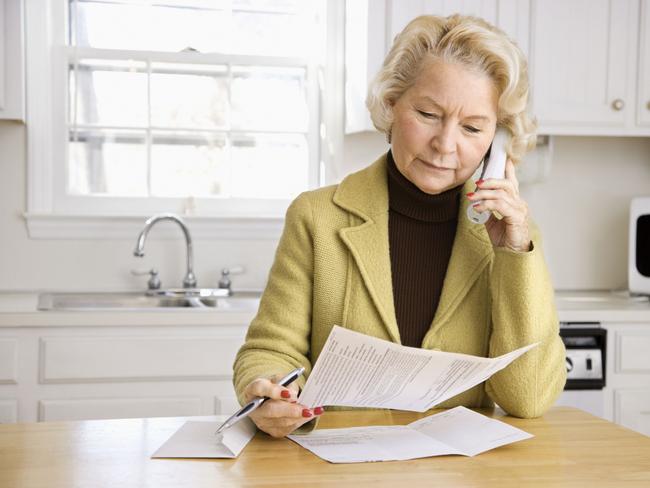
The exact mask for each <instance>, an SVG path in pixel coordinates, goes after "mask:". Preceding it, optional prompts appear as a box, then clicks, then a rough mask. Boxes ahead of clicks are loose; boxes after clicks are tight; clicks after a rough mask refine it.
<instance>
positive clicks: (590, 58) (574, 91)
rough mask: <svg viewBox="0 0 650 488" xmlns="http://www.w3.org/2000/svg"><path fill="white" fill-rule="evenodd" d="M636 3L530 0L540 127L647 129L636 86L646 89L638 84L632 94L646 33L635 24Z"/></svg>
mask: <svg viewBox="0 0 650 488" xmlns="http://www.w3.org/2000/svg"><path fill="white" fill-rule="evenodd" d="M641 3H643V5H641ZM641 7H643V8H644V9H646V10H647V1H646V0H642V1H641V2H640V0H562V1H558V0H552V1H548V0H546V1H541V0H533V2H532V6H531V60H532V62H531V70H532V76H531V80H532V94H533V97H532V99H533V113H534V114H535V115H536V116H537V117H538V119H539V126H540V127H539V131H540V132H542V133H550V134H572V135H650V130H648V128H643V127H642V126H640V125H639V124H637V121H636V119H637V112H638V106H639V105H640V104H641V103H642V102H641V99H640V97H641V94H640V92H641V91H642V90H643V91H647V87H645V86H644V85H639V95H638V96H637V79H638V78H639V63H638V55H639V52H640V51H639V50H640V48H641V49H642V50H643V46H642V45H640V39H641V38H640V34H641V37H643V36H647V32H646V28H645V27H642V30H641V33H640V32H639V29H638V27H639V13H640V8H641ZM645 42H647V41H645ZM645 79H646V80H647V79H648V78H647V75H645ZM638 82H639V83H643V80H642V79H641V78H639V81H638ZM646 85H647V81H646Z"/></svg>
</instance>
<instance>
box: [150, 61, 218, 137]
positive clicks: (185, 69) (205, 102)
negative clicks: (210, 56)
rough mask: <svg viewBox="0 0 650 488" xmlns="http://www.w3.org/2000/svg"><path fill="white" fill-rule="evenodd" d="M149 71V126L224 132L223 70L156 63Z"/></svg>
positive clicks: (213, 67) (216, 67)
mask: <svg viewBox="0 0 650 488" xmlns="http://www.w3.org/2000/svg"><path fill="white" fill-rule="evenodd" d="M152 69H153V73H152V74H151V124H152V125H153V126H158V127H174V128H197V129H212V128H225V126H226V124H227V121H226V116H227V110H228V79H227V78H228V71H227V69H226V67H225V66H212V67H211V66H188V65H173V64H162V63H158V64H155V65H154V66H153V68H152Z"/></svg>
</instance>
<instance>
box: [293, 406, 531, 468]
mask: <svg viewBox="0 0 650 488" xmlns="http://www.w3.org/2000/svg"><path fill="white" fill-rule="evenodd" d="M288 437H289V439H291V440H292V441H294V442H296V443H297V444H299V445H301V446H302V447H304V448H305V449H308V450H310V451H311V452H313V453H314V454H316V455H317V456H318V457H320V458H322V459H325V460H326V461H329V462H331V463H364V462H371V461H402V460H406V459H416V458H423V457H430V456H444V455H449V454H460V455H463V456H475V455H477V454H480V453H482V452H485V451H489V450H490V449H494V448H496V447H499V446H504V445H506V444H510V443H513V442H517V441H521V440H524V439H529V438H531V437H533V436H532V435H531V434H529V433H527V432H524V431H523V430H520V429H517V428H516V427H512V426H511V425H508V424H506V423H504V422H501V421H499V420H494V419H491V418H489V417H486V416H484V415H481V414H479V413H476V412H473V411H472V410H469V409H467V408H465V407H456V408H452V409H451V410H447V411H445V412H442V413H438V414H435V415H431V416H429V417H425V418H423V419H420V420H417V421H415V422H412V423H410V424H408V425H404V426H401V425H395V426H380V427H351V428H346V429H323V430H315V431H313V432H311V433H310V434H307V435H290V436H288Z"/></svg>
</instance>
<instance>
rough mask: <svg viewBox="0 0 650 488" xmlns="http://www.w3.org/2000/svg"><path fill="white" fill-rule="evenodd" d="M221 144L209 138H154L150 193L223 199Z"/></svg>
mask: <svg viewBox="0 0 650 488" xmlns="http://www.w3.org/2000/svg"><path fill="white" fill-rule="evenodd" d="M229 179H230V175H229V167H228V162H227V155H226V151H225V140H224V139H223V138H219V137H216V136H211V135H198V134H183V133H174V134H162V133H158V134H155V135H154V137H153V144H152V146H151V193H152V195H154V196H159V197H187V196H197V197H210V196H227V192H228V188H227V187H228V181H229Z"/></svg>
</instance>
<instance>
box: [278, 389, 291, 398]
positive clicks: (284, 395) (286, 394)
mask: <svg viewBox="0 0 650 488" xmlns="http://www.w3.org/2000/svg"><path fill="white" fill-rule="evenodd" d="M280 396H281V397H282V398H291V392H290V391H289V390H282V392H281V393H280Z"/></svg>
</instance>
